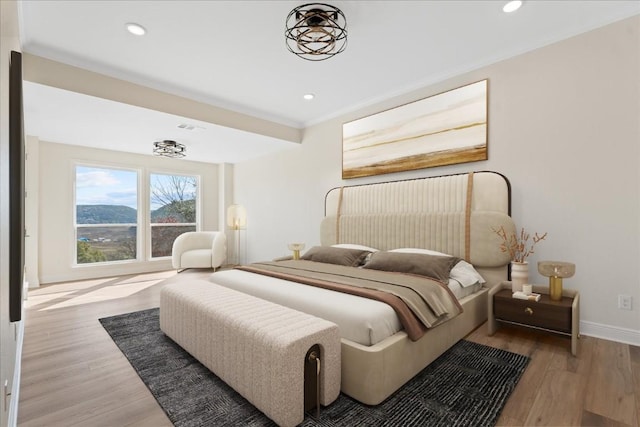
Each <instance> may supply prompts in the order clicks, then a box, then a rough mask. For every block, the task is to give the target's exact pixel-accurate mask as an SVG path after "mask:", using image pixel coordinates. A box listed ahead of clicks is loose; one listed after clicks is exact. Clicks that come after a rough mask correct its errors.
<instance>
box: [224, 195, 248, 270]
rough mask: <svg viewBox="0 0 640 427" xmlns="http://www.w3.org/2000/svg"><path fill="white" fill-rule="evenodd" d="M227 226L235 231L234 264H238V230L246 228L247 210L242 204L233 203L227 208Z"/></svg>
mask: <svg viewBox="0 0 640 427" xmlns="http://www.w3.org/2000/svg"><path fill="white" fill-rule="evenodd" d="M227 226H228V227H229V228H230V229H232V230H234V231H235V236H234V238H235V240H236V254H235V264H236V265H238V264H240V230H243V229H245V228H247V211H246V209H245V208H244V206H242V205H238V204H235V203H234V204H233V205H231V206H229V208H228V209H227Z"/></svg>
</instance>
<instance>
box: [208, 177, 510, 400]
mask: <svg viewBox="0 0 640 427" xmlns="http://www.w3.org/2000/svg"><path fill="white" fill-rule="evenodd" d="M509 215H510V185H509V182H508V180H507V179H506V178H505V177H504V176H503V175H501V174H499V173H496V172H471V173H465V174H457V175H447V176H440V177H433V178H423V179H415V180H406V181H396V182H386V183H378V184H368V185H358V186H348V187H340V188H335V189H332V190H330V191H329V192H328V193H327V195H326V198H325V217H324V219H323V220H322V223H321V225H320V241H321V245H322V247H330V246H332V245H339V246H338V247H345V246H346V247H350V246H351V245H359V246H365V247H369V248H375V249H377V250H379V251H390V250H396V249H398V248H408V249H407V251H418V252H419V250H421V249H422V250H431V251H437V252H439V253H443V254H448V255H451V256H454V257H458V258H461V259H463V260H465V261H467V262H469V263H470V264H471V265H473V267H474V268H475V270H477V272H478V273H479V274H480V275H481V276H482V278H483V279H484V280H483V282H484V283H476V284H474V286H475V287H474V288H473V289H471V290H469V289H467V290H466V291H465V292H466V294H465V295H458V296H457V297H456V300H457V303H456V304H459V306H460V308H461V310H460V312H459V314H458V313H455V315H451V316H450V317H451V318H448V319H447V320H446V321H444V322H441V323H437V326H433V327H431V328H429V329H427V330H426V332H425V333H424V336H422V337H421V338H419V339H416V337H415V336H411V337H410V334H411V331H410V330H409V331H408V330H406V329H405V328H404V327H403V325H402V323H400V322H399V320H398V317H397V312H396V311H394V310H393V309H390V308H389V307H388V306H387V305H386V304H385V303H383V302H379V301H373V300H370V299H368V298H362V297H360V296H354V295H349V294H342V293H338V292H334V291H333V290H327V289H323V288H315V287H310V286H306V285H304V284H300V283H295V282H292V281H288V280H283V279H282V278H279V277H277V276H276V277H272V276H264V275H262V274H255V273H254V272H251V271H243V270H236V269H234V270H228V271H221V272H216V273H214V274H212V275H211V277H210V280H211V281H212V282H214V283H217V284H219V285H222V286H226V287H230V288H234V289H237V290H240V291H242V292H245V293H249V294H252V295H254V296H258V297H260V298H263V299H266V300H270V301H273V302H276V303H279V304H282V305H285V306H289V307H291V308H295V309H297V310H300V311H304V312H308V313H310V314H314V315H316V316H318V317H322V318H325V319H327V320H330V321H332V322H334V323H336V324H338V325H339V327H340V331H341V336H342V338H341V344H342V348H341V352H342V385H341V390H342V392H344V393H345V394H347V395H349V396H351V397H353V398H354V399H356V400H359V401H360V402H363V403H365V404H368V405H376V404H379V403H381V402H382V401H383V400H384V399H386V398H387V397H388V396H390V395H391V394H392V393H393V392H394V391H396V390H397V389H398V388H400V387H401V386H402V385H403V384H404V383H406V382H407V381H408V380H409V379H411V378H412V377H413V376H414V375H416V374H417V373H418V372H420V371H421V370H422V369H423V368H424V367H426V366H427V365H428V364H429V363H431V362H432V361H433V360H435V359H436V358H437V357H438V356H439V355H440V354H442V353H443V352H444V351H446V350H447V349H448V348H450V347H451V346H453V345H454V344H455V343H456V342H457V341H459V340H460V339H462V338H463V337H465V336H466V335H467V334H469V333H470V332H471V331H473V330H474V329H475V328H476V327H478V326H479V325H481V324H482V323H483V322H484V321H485V320H486V318H487V293H488V289H489V288H491V287H493V286H496V285H498V284H499V283H500V282H501V281H503V280H506V279H507V278H508V264H509V261H510V260H509V256H508V254H506V253H503V252H501V251H500V240H499V237H498V236H497V235H496V234H495V233H494V232H493V229H497V228H499V227H504V228H505V230H506V231H507V232H508V233H509V232H511V231H514V232H515V225H514V224H513V221H512V220H511V217H510V216H509ZM296 262H298V263H300V264H295V263H296ZM287 263H289V264H291V263H294V264H293V265H294V267H295V266H296V265H305V266H306V265H311V264H314V261H309V260H306V261H305V260H303V261H286V262H285V264H287ZM268 264H277V263H268ZM285 264H282V265H283V266H285ZM258 267H259V266H258ZM274 268H276V269H277V268H279V267H278V265H276V266H275V267H274ZM305 268H306V267H305ZM348 268H358V267H348ZM250 269H251V266H249V268H248V270H250ZM319 274H323V273H319ZM340 274H342V273H340ZM358 274H360V273H358ZM441 282H442V281H441ZM454 282H455V281H454ZM446 285H451V280H449V282H448V283H446ZM453 285H455V283H453ZM446 292H456V290H455V289H453V288H451V287H449V291H446ZM345 308H346V309H345ZM414 335H415V334H414Z"/></svg>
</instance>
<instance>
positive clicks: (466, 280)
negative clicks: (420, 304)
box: [389, 248, 486, 288]
mask: <svg viewBox="0 0 640 427" xmlns="http://www.w3.org/2000/svg"><path fill="white" fill-rule="evenodd" d="M389 252H405V253H413V254H426V255H433V256H452V255H449V254H445V253H442V252H436V251H431V250H429V249H420V248H400V249H392V250H390V251H389ZM449 277H450V278H452V279H453V280H455V281H457V282H458V283H460V286H462V287H463V288H467V287H469V286H473V285H475V284H476V283H486V280H484V278H483V277H482V276H481V275H480V273H478V272H477V271H476V269H475V268H473V265H471V264H469V263H468V262H467V261H465V260H460V262H458V263H457V264H456V265H455V266H454V267H453V268H452V269H451V272H450V273H449Z"/></svg>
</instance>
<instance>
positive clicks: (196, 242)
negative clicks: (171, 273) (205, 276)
mask: <svg viewBox="0 0 640 427" xmlns="http://www.w3.org/2000/svg"><path fill="white" fill-rule="evenodd" d="M171 258H172V259H171V261H172V263H173V268H175V269H178V270H184V269H187V268H213V269H214V270H215V269H216V268H218V267H220V266H221V265H222V264H223V263H224V262H225V260H226V259H227V236H226V235H225V234H224V233H223V232H220V231H189V232H187V233H183V234H181V235H179V236H178V237H177V238H176V240H175V241H174V242H173V249H172V251H171Z"/></svg>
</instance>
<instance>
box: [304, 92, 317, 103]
mask: <svg viewBox="0 0 640 427" xmlns="http://www.w3.org/2000/svg"><path fill="white" fill-rule="evenodd" d="M315 97H316V96H315V95H314V94H312V93H307V94H305V95H304V96H303V98H304V99H306V100H307V101H311V100H312V99H313V98H315Z"/></svg>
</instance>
